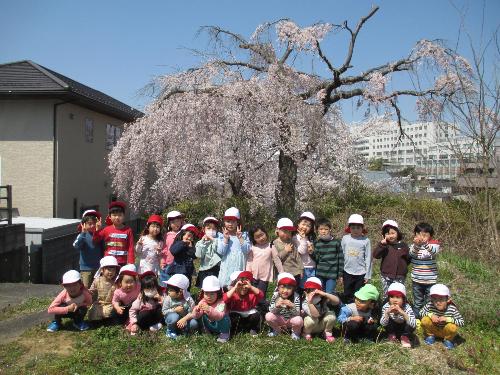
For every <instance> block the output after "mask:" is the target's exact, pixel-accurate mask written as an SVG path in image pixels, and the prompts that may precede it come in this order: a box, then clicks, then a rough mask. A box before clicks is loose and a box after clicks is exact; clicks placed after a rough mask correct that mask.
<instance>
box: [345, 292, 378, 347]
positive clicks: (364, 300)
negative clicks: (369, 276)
mask: <svg viewBox="0 0 500 375" xmlns="http://www.w3.org/2000/svg"><path fill="white" fill-rule="evenodd" d="M354 297H355V299H354V303H350V304H348V305H344V306H342V308H341V309H340V314H339V318H338V320H339V322H340V323H342V331H343V332H344V339H345V342H350V341H352V340H354V341H357V340H359V339H360V338H367V339H369V340H374V339H375V337H376V334H377V313H376V307H377V302H378V298H379V292H378V290H377V288H375V287H374V286H373V285H372V284H365V285H364V286H363V287H362V288H361V289H359V290H358V291H357V292H356V293H354Z"/></svg>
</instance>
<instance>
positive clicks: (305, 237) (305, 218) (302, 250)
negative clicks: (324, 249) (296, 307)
mask: <svg viewBox="0 0 500 375" xmlns="http://www.w3.org/2000/svg"><path fill="white" fill-rule="evenodd" d="M315 223H316V218H315V217H314V215H313V214H312V213H311V212H308V211H306V212H304V213H302V215H300V217H299V221H298V222H297V233H296V234H295V236H294V240H295V242H296V243H297V251H298V252H299V254H300V258H301V259H302V265H303V266H304V274H303V276H302V279H301V280H300V290H302V288H303V287H304V283H305V282H306V280H307V279H308V278H310V277H313V276H316V272H315V271H316V262H315V261H314V259H313V258H312V257H311V255H310V254H311V253H312V251H313V243H314V240H315V236H314V224H315Z"/></svg>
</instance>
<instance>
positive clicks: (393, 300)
mask: <svg viewBox="0 0 500 375" xmlns="http://www.w3.org/2000/svg"><path fill="white" fill-rule="evenodd" d="M387 295H388V297H389V301H388V302H386V304H385V305H384V306H383V307H382V317H381V318H380V325H382V326H383V327H385V331H386V332H387V334H388V338H389V341H392V342H397V338H398V336H399V337H400V340H401V346H402V347H403V348H411V343H410V335H411V334H412V333H413V331H414V330H415V327H416V326H417V321H416V319H415V314H414V313H413V309H412V308H411V306H410V304H409V303H408V302H407V301H406V288H405V286H404V285H403V284H401V283H397V282H396V283H392V284H391V285H390V286H389V289H388V291H387Z"/></svg>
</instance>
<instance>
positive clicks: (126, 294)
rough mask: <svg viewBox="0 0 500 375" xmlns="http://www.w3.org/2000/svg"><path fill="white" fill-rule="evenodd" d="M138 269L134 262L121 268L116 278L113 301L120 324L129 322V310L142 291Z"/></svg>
mask: <svg viewBox="0 0 500 375" xmlns="http://www.w3.org/2000/svg"><path fill="white" fill-rule="evenodd" d="M137 276H138V275H137V270H136V268H135V266H134V265H133V264H127V265H125V266H123V267H122V268H120V272H119V274H118V278H117V279H116V289H115V291H114V293H113V299H112V301H111V303H112V304H113V308H114V310H115V313H116V317H117V320H118V322H119V323H120V324H124V323H127V324H128V317H129V310H130V307H131V306H132V303H133V302H134V301H135V299H136V298H137V296H138V295H139V293H140V291H141V284H140V283H139V282H138V280H137Z"/></svg>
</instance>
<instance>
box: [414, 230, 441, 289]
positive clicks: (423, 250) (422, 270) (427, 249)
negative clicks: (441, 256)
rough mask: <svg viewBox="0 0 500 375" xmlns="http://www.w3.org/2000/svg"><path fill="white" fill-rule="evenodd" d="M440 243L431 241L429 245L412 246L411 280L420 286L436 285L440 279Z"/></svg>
mask: <svg viewBox="0 0 500 375" xmlns="http://www.w3.org/2000/svg"><path fill="white" fill-rule="evenodd" d="M438 252H439V242H437V241H434V240H432V241H429V243H427V244H423V245H420V246H417V245H415V244H412V245H411V246H410V258H411V264H412V266H413V268H412V270H411V279H412V281H413V282H415V283H418V284H435V283H436V281H437V277H438V270H437V263H436V255H437V253H438Z"/></svg>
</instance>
